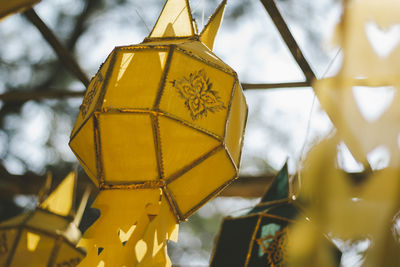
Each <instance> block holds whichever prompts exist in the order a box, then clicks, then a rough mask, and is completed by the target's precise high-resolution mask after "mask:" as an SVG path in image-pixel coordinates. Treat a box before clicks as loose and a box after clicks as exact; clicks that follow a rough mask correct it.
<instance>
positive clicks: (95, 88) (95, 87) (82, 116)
mask: <svg viewBox="0 0 400 267" xmlns="http://www.w3.org/2000/svg"><path fill="white" fill-rule="evenodd" d="M113 58H114V52H112V53H111V54H110V55H109V56H108V58H107V59H106V61H105V62H104V63H103V64H102V65H101V67H100V69H99V71H98V72H97V74H96V75H95V76H94V77H93V78H92V80H91V81H90V84H89V86H88V88H87V89H86V93H85V97H84V98H83V102H82V105H81V106H80V107H79V114H78V117H77V119H76V122H75V127H74V129H73V130H72V132H71V136H74V134H75V133H76V132H77V131H78V130H79V128H80V127H81V125H82V124H83V123H85V121H86V120H87V119H88V118H89V117H90V116H91V115H92V113H93V111H94V110H95V108H96V104H97V102H98V100H99V96H100V92H101V91H102V90H101V89H102V87H103V84H104V81H105V80H106V76H107V70H108V67H109V65H110V62H111V61H112V59H113Z"/></svg>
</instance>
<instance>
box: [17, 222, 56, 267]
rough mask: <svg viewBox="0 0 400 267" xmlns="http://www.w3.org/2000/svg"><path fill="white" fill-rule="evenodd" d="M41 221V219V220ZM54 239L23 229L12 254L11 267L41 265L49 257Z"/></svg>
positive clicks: (41, 266) (34, 266) (40, 266)
mask: <svg viewBox="0 0 400 267" xmlns="http://www.w3.org/2000/svg"><path fill="white" fill-rule="evenodd" d="M42 223H43V221H42ZM53 248H54V239H53V238H51V237H49V236H47V235H44V234H42V233H39V232H33V231H31V230H26V229H24V230H23V231H22V232H21V238H20V240H19V242H18V247H17V249H16V251H15V254H14V255H13V259H12V262H11V267H20V266H32V267H43V266H45V265H46V264H47V263H48V262H49V259H50V255H51V251H52V250H53Z"/></svg>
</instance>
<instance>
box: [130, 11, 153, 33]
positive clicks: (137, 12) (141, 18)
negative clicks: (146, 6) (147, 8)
mask: <svg viewBox="0 0 400 267" xmlns="http://www.w3.org/2000/svg"><path fill="white" fill-rule="evenodd" d="M134 9H135V12H136V14H137V15H138V16H139V18H140V20H141V21H142V22H143V24H144V26H145V27H146V29H147V31H148V32H150V29H149V27H147V24H146V22H145V21H144V19H143V17H142V15H141V14H140V13H139V10H138V9H137V7H134Z"/></svg>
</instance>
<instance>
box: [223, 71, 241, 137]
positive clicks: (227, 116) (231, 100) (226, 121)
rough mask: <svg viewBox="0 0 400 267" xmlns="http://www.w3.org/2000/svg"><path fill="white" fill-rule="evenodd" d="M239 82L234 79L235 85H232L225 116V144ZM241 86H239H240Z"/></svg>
mask: <svg viewBox="0 0 400 267" xmlns="http://www.w3.org/2000/svg"><path fill="white" fill-rule="evenodd" d="M237 84H238V81H237V80H236V79H234V80H233V86H232V91H231V97H230V99H229V104H228V110H227V112H226V117H225V129H224V134H223V138H224V144H225V139H226V132H227V131H228V124H229V122H228V119H229V117H230V115H231V110H232V103H233V98H234V97H235V94H236V90H235V89H236V88H235V87H236V85H237ZM238 88H239V87H238Z"/></svg>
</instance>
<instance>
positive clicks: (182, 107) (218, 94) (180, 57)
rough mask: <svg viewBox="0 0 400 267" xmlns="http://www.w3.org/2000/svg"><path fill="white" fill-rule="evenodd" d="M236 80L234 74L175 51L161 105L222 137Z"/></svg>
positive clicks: (170, 112)
mask: <svg viewBox="0 0 400 267" xmlns="http://www.w3.org/2000/svg"><path fill="white" fill-rule="evenodd" d="M182 66H185V67H184V68H182ZM233 83H234V77H233V76H231V75H229V74H226V73H224V72H222V71H221V70H218V69H216V68H213V67H211V66H209V65H207V64H204V63H203V62H201V61H199V60H196V59H194V58H192V57H189V56H188V55H185V54H183V53H181V52H174V53H173V55H172V60H171V66H170V70H169V72H168V76H167V81H166V83H165V87H164V91H163V95H162V98H161V102H160V109H161V110H162V111H165V112H167V113H169V114H172V115H173V116H176V117H177V118H179V119H182V120H184V121H187V122H189V123H192V124H193V125H196V126H197V127H200V128H203V129H206V130H208V131H210V132H212V133H214V134H216V135H218V136H220V137H222V136H223V134H224V130H225V122H226V117H227V111H228V109H229V104H230V99H231V93H232V87H233Z"/></svg>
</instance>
